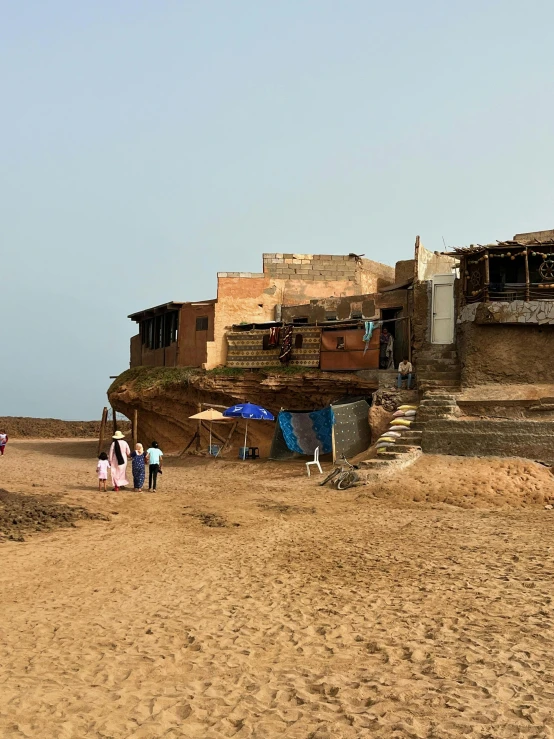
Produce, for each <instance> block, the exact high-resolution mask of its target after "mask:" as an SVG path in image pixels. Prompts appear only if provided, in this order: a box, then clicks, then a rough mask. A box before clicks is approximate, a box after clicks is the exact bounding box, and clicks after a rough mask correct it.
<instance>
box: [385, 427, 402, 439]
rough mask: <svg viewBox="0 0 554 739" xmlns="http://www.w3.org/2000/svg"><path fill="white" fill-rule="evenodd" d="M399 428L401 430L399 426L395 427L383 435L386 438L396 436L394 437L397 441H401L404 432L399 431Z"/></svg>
mask: <svg viewBox="0 0 554 739" xmlns="http://www.w3.org/2000/svg"><path fill="white" fill-rule="evenodd" d="M398 428H399V427H398V426H395V427H394V428H392V429H389V430H388V431H387V432H386V433H385V434H383V435H384V436H394V437H396V438H397V439H400V438H401V436H402V432H401V431H398V430H397V429H398Z"/></svg>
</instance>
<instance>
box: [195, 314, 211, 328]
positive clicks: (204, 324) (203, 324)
mask: <svg viewBox="0 0 554 739" xmlns="http://www.w3.org/2000/svg"><path fill="white" fill-rule="evenodd" d="M196 330H197V331H207V330H208V316H198V318H197V319H196Z"/></svg>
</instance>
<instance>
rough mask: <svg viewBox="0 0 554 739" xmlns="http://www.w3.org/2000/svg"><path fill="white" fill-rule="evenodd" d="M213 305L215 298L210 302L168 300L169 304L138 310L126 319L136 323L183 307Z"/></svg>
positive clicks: (215, 301)
mask: <svg viewBox="0 0 554 739" xmlns="http://www.w3.org/2000/svg"><path fill="white" fill-rule="evenodd" d="M214 303H217V298H212V299H211V300H194V301H192V300H189V301H185V300H170V301H169V303H162V304H161V305H155V306H154V307H153V308H144V309H143V310H139V311H137V312H136V313H131V315H129V316H127V318H130V319H131V321H136V322H137V323H138V322H139V321H141V320H143V319H145V318H151V317H152V316H156V315H159V314H160V313H168V312H169V311H174V310H180V308H182V306H183V305H192V306H193V307H194V306H197V307H199V308H200V307H201V306H203V305H213V304H214Z"/></svg>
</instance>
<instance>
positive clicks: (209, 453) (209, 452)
mask: <svg viewBox="0 0 554 739" xmlns="http://www.w3.org/2000/svg"><path fill="white" fill-rule="evenodd" d="M208 455H209V456H210V457H211V455H212V421H210V448H209V449H208Z"/></svg>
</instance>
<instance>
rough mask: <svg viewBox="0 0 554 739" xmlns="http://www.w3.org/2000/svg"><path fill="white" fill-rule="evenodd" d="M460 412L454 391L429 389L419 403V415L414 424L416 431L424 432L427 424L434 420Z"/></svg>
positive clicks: (440, 419) (448, 417)
mask: <svg viewBox="0 0 554 739" xmlns="http://www.w3.org/2000/svg"><path fill="white" fill-rule="evenodd" d="M459 414H460V409H459V408H458V404H457V403H456V396H455V395H454V394H452V393H446V392H437V391H429V390H428V391H427V392H426V393H424V395H423V399H422V401H421V403H420V404H419V409H418V412H417V417H416V420H415V422H414V423H413V424H412V428H413V429H414V431H419V432H420V433H423V430H424V429H425V426H426V425H427V424H429V423H431V422H433V421H444V420H447V419H450V418H455V417H456V416H458V415H459Z"/></svg>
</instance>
